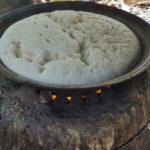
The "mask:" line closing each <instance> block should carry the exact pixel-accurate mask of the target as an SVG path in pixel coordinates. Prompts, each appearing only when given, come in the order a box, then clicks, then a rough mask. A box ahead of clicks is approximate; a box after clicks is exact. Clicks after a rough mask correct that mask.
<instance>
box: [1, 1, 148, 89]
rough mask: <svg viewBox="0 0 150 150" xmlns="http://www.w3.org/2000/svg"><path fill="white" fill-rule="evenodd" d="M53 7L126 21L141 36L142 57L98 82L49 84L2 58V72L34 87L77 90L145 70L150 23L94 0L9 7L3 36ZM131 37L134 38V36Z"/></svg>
mask: <svg viewBox="0 0 150 150" xmlns="http://www.w3.org/2000/svg"><path fill="white" fill-rule="evenodd" d="M54 10H77V11H87V12H93V13H97V14H103V15H106V16H109V17H111V18H114V19H116V20H118V21H120V22H122V23H124V24H125V25H127V26H128V27H129V28H130V29H131V30H132V31H133V32H134V33H135V34H136V35H137V37H138V38H139V40H140V42H141V47H142V53H141V54H140V59H139V60H138V62H137V64H136V65H135V66H134V67H132V68H131V69H130V71H129V72H127V73H126V74H124V75H122V76H120V77H117V78H115V79H113V80H110V81H105V82H99V83H96V84H89V85H54V84H46V83H41V82H36V81H33V80H30V79H27V78H24V77H21V76H19V75H17V74H15V73H13V72H11V71H10V70H9V69H7V68H6V67H5V66H4V65H3V64H2V62H0V74H1V75H3V76H5V77H6V78H9V79H12V80H14V81H17V82H21V83H24V84H30V85H32V86H35V87H39V88H41V89H50V90H52V91H62V90H63V91H64V90H65V91H70V92H71V91H76V90H83V91H85V92H86V91H89V90H96V89H98V88H102V87H104V86H106V85H113V84H118V83H121V82H123V81H126V80H129V79H131V78H133V77H135V76H137V75H138V74H140V73H141V72H143V71H144V70H146V69H147V68H148V66H149V64H150V26H149V24H147V23H146V22H145V21H143V20H142V19H140V18H138V17H136V16H134V15H132V14H130V13H127V12H125V11H122V10H119V9H116V8H113V7H109V6H105V5H100V4H95V3H91V2H86V3H85V2H54V3H43V4H36V5H29V6H26V7H23V8H20V9H17V10H14V11H10V12H8V13H5V14H3V15H1V16H0V36H1V35H2V34H3V32H4V31H5V30H6V29H7V28H8V27H9V26H10V25H12V24H13V23H15V22H16V21H18V20H21V19H23V18H25V17H28V16H31V15H34V14H38V13H42V12H51V11H54ZM131 40H132V39H131Z"/></svg>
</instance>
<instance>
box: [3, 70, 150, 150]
mask: <svg viewBox="0 0 150 150" xmlns="http://www.w3.org/2000/svg"><path fill="white" fill-rule="evenodd" d="M149 77H150V71H146V72H144V73H143V74H141V75H139V76H138V77H136V78H135V79H133V80H130V81H127V82H124V83H121V84H119V85H117V86H112V87H110V88H104V89H102V91H101V93H96V94H95V93H93V94H89V95H88V96H87V98H86V100H87V101H86V100H85V99H83V95H81V94H80V93H77V94H76V95H75V97H74V98H73V97H72V98H71V100H70V102H69V104H67V103H65V106H64V103H59V102H62V98H61V97H59V95H57V98H56V99H55V98H54V97H55V96H53V97H52V98H54V99H55V101H54V100H52V99H51V98H49V101H48V102H47V103H46V104H43V103H41V101H40V99H41V96H45V94H44V95H41V93H40V92H39V90H41V89H37V88H33V87H30V86H26V85H21V84H16V83H14V82H12V81H9V80H8V79H4V78H2V77H1V78H0V110H1V112H0V119H1V120H0V139H1V140H0V149H1V150H7V149H12V150H26V149H28V150H55V149H58V150H60V149H61V150H73V149H75V150H78V149H80V150H101V149H102V150H105V149H106V150H110V149H121V150H122V149H123V150H124V149H125V150H126V149H144V148H145V149H146V150H148V148H149V146H148V145H149V144H150V143H149V142H150V141H149V137H150V131H149V130H148V123H149V121H150V78H149ZM42 92H44V91H42ZM46 94H47V92H46ZM60 96H61V95H60ZM45 98H47V97H46V96H45ZM51 100H52V101H54V102H53V103H52V101H51ZM72 100H73V101H74V102H72ZM145 149H144V150H145Z"/></svg>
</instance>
